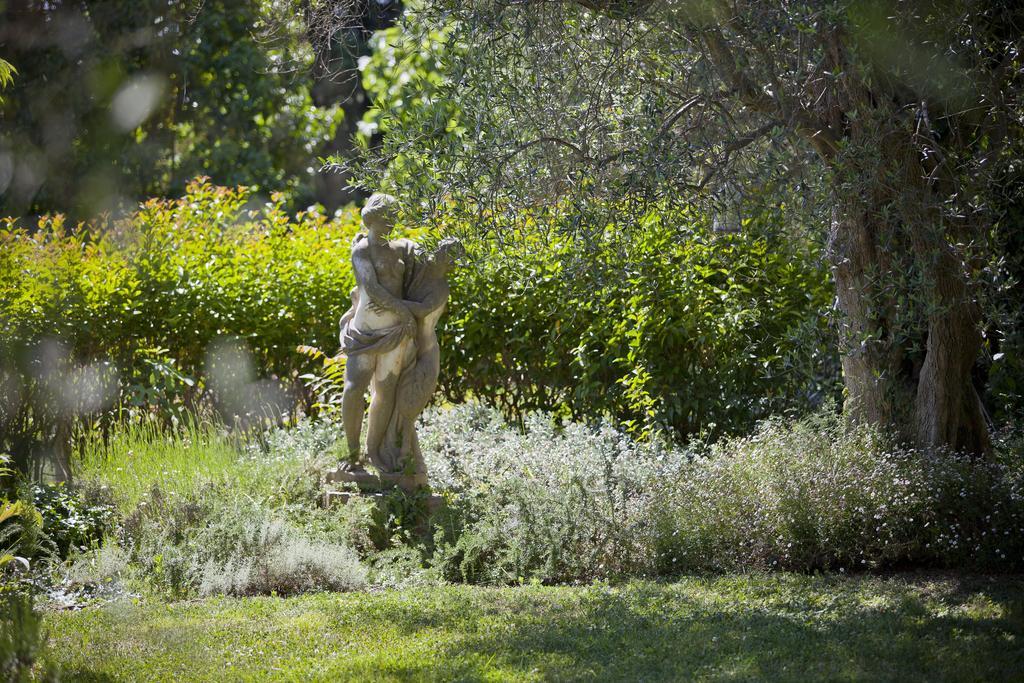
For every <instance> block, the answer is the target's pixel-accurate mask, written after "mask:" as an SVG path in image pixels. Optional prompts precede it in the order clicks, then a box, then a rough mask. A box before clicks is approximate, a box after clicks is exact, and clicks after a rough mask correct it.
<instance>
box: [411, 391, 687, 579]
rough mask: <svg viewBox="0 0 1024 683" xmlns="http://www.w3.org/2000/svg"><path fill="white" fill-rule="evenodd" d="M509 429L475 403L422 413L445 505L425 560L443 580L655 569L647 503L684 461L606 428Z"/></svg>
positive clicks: (534, 423)
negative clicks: (432, 549)
mask: <svg viewBox="0 0 1024 683" xmlns="http://www.w3.org/2000/svg"><path fill="white" fill-rule="evenodd" d="M526 424H527V427H526V431H525V432H520V431H518V430H516V429H514V428H510V427H509V426H507V425H506V424H505V422H504V420H503V419H502V418H501V417H500V416H499V414H498V413H497V412H495V411H494V410H492V409H489V408H486V407H484V406H483V405H481V404H478V403H473V404H467V405H463V406H458V407H455V408H452V409H450V410H438V411H434V412H432V413H431V414H430V415H429V416H428V419H427V422H426V425H425V426H424V428H423V435H422V443H423V448H424V456H425V458H426V460H427V466H428V471H429V472H430V476H431V484H432V485H433V486H434V487H435V488H436V489H437V490H439V491H441V492H443V494H444V495H445V497H446V498H447V499H448V501H449V502H448V509H447V511H446V512H445V513H444V515H443V516H442V518H441V519H440V521H439V532H438V536H437V542H436V546H437V547H436V549H435V554H434V558H433V561H434V563H435V565H436V566H437V567H438V568H439V570H440V571H441V572H442V573H443V574H444V575H445V576H446V577H447V578H448V579H450V580H456V581H470V582H484V583H510V582H517V581H524V580H534V579H536V580H541V581H544V582H571V581H587V580H591V579H597V578H604V577H612V576H624V575H636V574H646V573H649V572H651V571H652V570H653V569H654V564H653V555H652V553H651V549H652V547H653V546H652V542H653V539H652V538H651V532H652V531H653V527H652V526H651V520H652V519H653V516H652V512H651V509H650V507H651V505H652V504H654V503H655V501H657V499H658V492H659V491H660V490H662V489H663V488H664V486H665V485H666V483H667V482H668V481H670V480H672V479H674V478H675V477H676V476H677V474H676V473H677V472H678V471H679V469H680V468H681V467H682V466H683V465H684V464H685V462H686V460H687V456H686V455H685V454H683V453H682V452H681V451H678V450H672V449H668V448H665V447H663V446H662V445H660V444H659V443H657V442H652V443H637V442H635V441H634V440H632V439H630V438H629V437H627V436H624V435H623V434H621V433H620V432H617V431H616V430H614V429H612V428H611V427H610V426H609V425H607V424H604V425H602V426H600V427H598V428H590V427H587V426H585V425H582V424H577V423H570V424H568V425H566V426H565V428H564V429H556V428H555V427H554V426H553V425H552V422H551V420H550V418H549V417H548V416H545V415H534V416H530V417H528V418H527V420H526Z"/></svg>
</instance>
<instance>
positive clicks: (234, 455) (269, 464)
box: [76, 417, 283, 511]
mask: <svg viewBox="0 0 1024 683" xmlns="http://www.w3.org/2000/svg"><path fill="white" fill-rule="evenodd" d="M282 460H283V458H273V457H269V456H267V455H265V454H263V453H261V452H260V449H259V448H258V446H257V445H256V444H255V443H254V442H253V441H252V440H251V439H250V438H248V436H247V435H246V434H244V433H238V432H230V431H229V430H228V429H227V428H225V427H224V426H222V425H218V424H215V423H212V422H210V421H206V420H200V419H198V418H194V417H192V418H189V419H186V420H185V421H183V422H182V423H181V424H179V425H177V426H176V427H174V428H170V429H169V428H166V427H163V426H161V425H158V424H156V423H154V422H151V421H147V420H134V421H128V422H124V423H121V424H119V425H117V426H116V428H114V429H112V430H110V432H109V433H108V434H107V435H106V438H104V435H103V434H102V433H101V432H100V431H99V430H97V429H88V430H84V431H83V433H81V434H80V436H79V439H78V440H77V458H76V475H77V477H78V478H79V479H80V480H82V481H83V482H86V483H89V484H93V485H99V486H105V487H107V488H108V489H109V490H110V492H111V494H112V496H113V498H114V500H115V501H116V503H117V505H118V507H120V508H121V509H122V510H125V511H128V510H131V509H134V508H135V507H136V506H137V505H138V504H139V503H140V502H141V501H143V500H144V499H145V498H146V497H147V495H148V494H149V492H151V491H152V490H153V489H154V487H157V488H159V489H160V490H161V491H162V492H163V493H165V494H173V495H178V496H183V497H188V496H190V495H192V494H194V493H196V492H197V491H198V490H199V489H200V488H201V487H203V486H205V485H207V484H210V483H230V482H238V483H239V484H244V489H245V491H246V492H247V493H249V494H250V495H251V494H254V493H258V492H267V491H269V490H270V488H271V484H272V482H273V480H274V479H275V478H276V477H275V473H274V469H275V468H274V466H275V465H278V467H277V469H278V470H280V464H281V461H282Z"/></svg>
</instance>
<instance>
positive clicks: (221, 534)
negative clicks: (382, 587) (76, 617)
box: [123, 485, 367, 595]
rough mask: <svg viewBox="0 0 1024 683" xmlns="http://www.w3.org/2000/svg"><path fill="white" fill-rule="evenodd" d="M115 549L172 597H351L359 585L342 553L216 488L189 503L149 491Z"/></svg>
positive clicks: (263, 506) (342, 548)
mask: <svg viewBox="0 0 1024 683" xmlns="http://www.w3.org/2000/svg"><path fill="white" fill-rule="evenodd" d="M123 542H124V543H125V544H126V545H127V546H128V547H130V549H131V550H130V557H131V559H132V561H133V563H134V564H135V566H136V567H137V568H138V569H139V570H140V571H141V574H142V576H143V578H144V579H145V580H146V581H148V582H149V583H150V585H151V586H153V587H155V588H157V589H159V590H163V591H167V592H170V593H172V594H178V595H188V594H191V593H193V592H195V591H199V592H201V593H203V594H210V593H217V592H224V593H229V594H233V595H254V594H260V593H271V592H276V593H297V592H304V591H311V590H352V589H356V588H360V587H362V586H363V585H364V584H365V582H366V573H367V570H366V568H365V567H364V566H363V565H362V564H361V563H360V561H359V558H358V556H357V555H356V553H355V551H354V550H352V549H351V548H350V547H348V546H346V545H342V544H339V543H328V542H321V541H316V540H312V539H310V538H309V537H308V536H306V535H305V534H304V533H303V532H302V531H300V530H299V529H298V528H296V527H294V526H292V525H290V524H288V523H287V522H285V521H284V520H282V519H280V518H279V517H278V516H277V513H275V511H274V510H273V508H272V507H270V506H269V505H268V504H267V503H266V502H264V501H259V500H255V499H253V498H251V497H249V496H247V495H245V493H244V492H241V491H238V490H235V489H232V488H230V487H224V486H213V485H211V486H208V487H207V488H205V489H204V490H203V491H202V492H201V494H200V495H198V496H196V497H189V498H181V497H176V496H175V497H169V496H165V495H164V494H163V493H162V492H161V491H160V490H159V489H158V488H154V490H153V491H152V493H151V495H150V498H149V500H148V501H145V502H143V503H140V506H139V509H138V510H137V511H136V512H135V513H133V514H132V515H131V516H130V517H129V518H128V519H127V520H126V521H125V524H124V528H123Z"/></svg>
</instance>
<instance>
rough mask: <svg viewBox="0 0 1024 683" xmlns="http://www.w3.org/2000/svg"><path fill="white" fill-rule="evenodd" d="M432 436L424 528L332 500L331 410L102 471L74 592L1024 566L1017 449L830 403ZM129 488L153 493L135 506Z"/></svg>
mask: <svg viewBox="0 0 1024 683" xmlns="http://www.w3.org/2000/svg"><path fill="white" fill-rule="evenodd" d="M420 432H421V441H422V445H423V449H424V456H425V458H426V461H427V466H428V470H429V472H430V476H431V485H432V487H433V489H434V491H435V492H436V493H438V494H440V495H441V496H443V498H444V500H445V505H444V507H443V508H442V510H441V511H440V512H439V513H438V514H437V515H435V516H434V517H433V518H432V521H431V525H430V527H429V528H428V529H427V533H426V534H424V533H423V530H422V529H420V528H417V524H418V522H417V519H416V517H415V515H414V514H412V513H411V512H410V509H409V508H408V505H409V502H408V501H403V500H398V499H397V498H396V500H386V499H370V500H357V501H353V502H351V503H349V504H347V505H336V506H333V507H331V508H327V509H325V508H322V507H320V492H321V489H320V484H319V475H320V473H321V472H322V471H323V470H324V469H325V468H327V467H329V466H333V464H334V463H335V462H336V461H337V459H338V455H337V449H338V448H339V444H340V440H341V434H342V432H341V428H340V425H338V424H337V423H335V422H333V421H331V420H329V419H321V420H316V421H305V422H303V423H301V424H300V425H298V426H296V427H294V428H290V429H274V430H272V431H270V432H268V433H266V434H265V435H264V436H263V437H261V438H260V439H258V440H254V441H253V442H252V443H251V444H250V445H248V446H239V447H238V448H237V450H235V452H234V455H233V457H232V458H230V459H228V458H222V459H216V458H214V459H212V460H209V461H207V462H208V463H211V462H216V463H218V465H217V468H219V469H217V470H203V469H202V468H200V472H201V474H198V475H197V476H196V477H194V478H191V479H182V478H176V477H163V476H162V474H161V473H160V471H159V470H158V469H156V468H149V467H148V466H147V465H146V464H145V463H144V462H140V463H139V464H140V467H139V472H140V473H148V476H149V477H150V479H148V480H146V479H143V478H140V479H131V480H126V479H125V478H124V477H123V475H122V474H121V473H120V472H119V471H118V467H117V466H115V463H113V462H105V461H100V460H92V461H90V462H92V463H93V468H92V469H89V470H85V471H86V472H89V473H90V474H89V475H88V476H86V475H85V474H84V473H83V475H82V479H83V481H84V482H88V489H89V490H93V491H95V490H102V489H103V487H104V486H106V487H108V489H110V492H111V495H112V496H113V498H114V499H115V500H121V501H131V503H130V504H124V503H122V504H119V505H118V506H117V510H118V513H117V514H118V519H117V521H116V522H115V523H114V525H113V531H111V533H109V534H108V536H107V538H106V539H105V541H104V543H103V545H102V547H100V548H97V549H94V550H92V551H89V552H86V553H81V554H79V555H78V556H77V558H75V557H73V558H72V560H71V561H70V563H69V564H70V566H71V569H70V570H69V571H68V572H67V577H68V579H67V581H68V583H69V584H74V585H77V586H79V587H87V586H91V588H90V590H91V591H92V593H90V594H98V593H101V592H102V590H100V589H99V587H101V586H103V585H110V584H111V583H112V582H117V583H120V584H123V585H124V586H125V587H126V588H127V589H130V590H134V591H156V592H158V593H160V594H166V595H174V596H186V595H196V594H204V595H205V594H218V593H225V594H231V595H253V594H266V593H278V594H290V593H301V592H309V591H316V590H325V589H332V590H350V589H356V588H360V587H364V586H368V585H381V586H396V585H422V584H433V583H439V582H457V583H461V582H467V583H481V584H496V585H502V584H520V583H535V582H540V583H545V584H564V583H588V582H592V581H595V580H612V581H619V580H624V579H628V578H631V577H656V576H663V577H673V576H678V575H680V574H682V573H687V572H695V571H696V572H703V571H732V570H740V571H750V570H793V571H799V572H814V571H819V570H838V571H844V572H856V571H865V570H885V569H894V568H903V567H932V568H958V569H972V570H985V571H997V572H998V571H1020V570H1021V569H1024V560H1022V558H1024V545H1022V543H1024V541H1022V540H1021V539H1024V460H1022V458H1021V454H1020V452H1019V450H1014V448H1015V447H1014V446H1013V445H1012V443H1015V442H1008V444H1007V445H1005V446H1004V447H1003V450H1001V451H1000V454H999V458H997V459H996V460H995V461H980V460H972V459H967V458H962V457H958V456H955V455H952V454H949V453H927V452H920V451H912V450H906V449H901V448H897V447H895V446H893V445H892V444H890V443H888V441H887V440H886V439H885V438H883V437H882V435H879V434H877V433H876V432H874V431H872V430H870V429H867V428H860V427H851V426H849V425H847V424H846V423H845V422H844V421H843V420H842V418H841V417H839V416H837V415H836V414H834V413H833V412H830V411H825V412H819V413H816V414H812V415H810V416H808V417H805V418H803V419H799V420H784V419H775V420H769V421H767V422H764V423H763V424H762V425H761V426H760V427H759V429H758V430H757V431H755V432H754V433H753V434H751V435H749V436H746V437H737V438H728V439H722V440H719V441H717V442H714V443H710V444H708V443H702V442H694V443H693V444H692V445H691V446H690V447H688V448H682V447H678V446H674V445H671V444H669V443H668V442H664V441H660V440H658V439H648V440H645V441H639V440H636V439H634V438H632V437H630V436H628V435H625V434H624V433H623V432H622V431H620V430H617V429H615V428H613V427H612V426H611V425H610V424H608V423H605V424H598V425H586V424H583V423H564V424H562V425H558V424H557V423H556V421H554V420H553V419H552V418H551V416H550V415H543V414H535V415H532V416H530V417H529V418H528V419H527V420H526V425H525V429H521V428H519V427H518V426H514V425H510V424H509V423H507V422H506V421H505V419H504V418H503V417H502V415H501V414H500V412H499V411H497V410H496V409H493V408H489V407H487V406H485V405H484V404H481V403H478V402H471V403H468V404H464V405H459V406H449V407H446V408H436V409H433V410H431V411H429V412H428V413H427V415H426V416H425V418H424V420H423V422H422V424H421V426H420ZM198 438H200V441H199V442H197V443H195V444H189V445H187V446H186V445H184V444H183V443H179V445H178V448H182V449H184V450H185V452H195V453H196V454H198V453H201V452H202V451H203V449H204V448H206V447H210V448H212V449H213V450H214V451H215V452H216V449H218V448H220V446H219V445H218V444H217V442H216V438H218V437H216V436H215V435H214V434H213V433H207V434H206V435H205V436H199V437H198ZM112 443H114V442H113V441H112ZM113 448H114V450H113V451H112V452H113V453H116V454H117V457H119V458H128V457H129V456H128V451H126V450H124V449H123V448H122V447H120V446H116V445H115V446H114V447H113ZM189 449H192V450H191V451H190V450H189ZM93 457H96V454H95V453H94V454H93ZM130 457H133V458H135V459H136V461H138V460H140V459H145V458H153V459H154V460H158V459H161V458H164V457H166V452H165V451H162V450H159V449H154V450H150V451H147V450H145V449H143V448H140V449H139V450H138V451H133V455H132V456H130ZM200 457H201V456H200ZM217 457H219V456H217ZM172 461H173V459H172ZM100 462H102V463H103V464H102V466H99V465H97V464H96V463H100ZM119 486H124V487H126V488H127V489H128V490H129V491H138V490H143V489H142V487H145V486H148V488H146V489H145V493H144V495H141V496H138V495H136V494H134V493H133V495H132V496H119V494H118V493H117V488H118V487H119ZM396 495H397V494H396ZM111 577H114V579H112V578H111ZM87 592H88V591H87Z"/></svg>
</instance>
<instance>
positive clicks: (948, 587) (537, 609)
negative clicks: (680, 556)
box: [46, 574, 1024, 681]
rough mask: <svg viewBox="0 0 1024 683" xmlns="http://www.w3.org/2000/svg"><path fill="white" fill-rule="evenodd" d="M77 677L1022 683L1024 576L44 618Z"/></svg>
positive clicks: (698, 583)
mask: <svg viewBox="0 0 1024 683" xmlns="http://www.w3.org/2000/svg"><path fill="white" fill-rule="evenodd" d="M46 626H47V628H48V631H49V634H50V638H51V644H50V645H51V657H52V658H53V660H54V662H55V663H56V664H57V665H58V666H59V667H61V669H62V670H63V672H64V678H65V679H66V680H76V681H109V680H124V681H135V680H167V681H171V680H200V681H203V680H210V681H214V680H215V681H235V680H252V681H263V680H286V681H291V680H295V681H299V680H301V681H306V680H322V681H333V680H370V679H372V680H400V681H407V680H516V681H520V680H600V681H606V680H627V681H634V680H648V681H664V680H693V679H700V680H715V681H726V680H729V681H732V680H757V681H805V680H870V681H884V680H892V681H939V680H953V681H961V680H962V681H972V680H977V681H981V680H985V681H992V680H1011V679H1016V680H1021V677H1024V579H1021V578H999V579H990V578H981V577H979V578H957V577H949V576H934V575H931V576H926V575H906V576H897V577H892V578H879V577H855V578H844V577H840V576H824V577H821V576H818V577H810V576H796V575H778V574H776V575H767V576H766V575H753V576H745V575H744V576H725V577H718V578H710V579H702V578H686V579H683V580H681V581H679V582H677V583H672V584H656V583H648V582H636V583H632V584H628V585H625V586H622V587H608V586H601V585H596V586H589V587H583V588H573V587H523V588H479V587H467V586H458V587H446V588H418V589H411V590H406V591H388V592H379V593H350V594H318V595H308V596H303V597H297V598H287V599H286V598H276V597H268V598H248V599H227V598H220V599H209V600H201V601H191V602H184V603H174V604H166V603H159V602H145V603H140V604H131V603H120V604H111V605H108V606H105V607H98V608H88V609H84V610H82V611H79V612H61V613H50V614H49V615H48V616H47V619H46Z"/></svg>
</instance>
